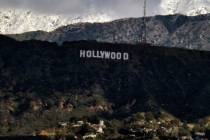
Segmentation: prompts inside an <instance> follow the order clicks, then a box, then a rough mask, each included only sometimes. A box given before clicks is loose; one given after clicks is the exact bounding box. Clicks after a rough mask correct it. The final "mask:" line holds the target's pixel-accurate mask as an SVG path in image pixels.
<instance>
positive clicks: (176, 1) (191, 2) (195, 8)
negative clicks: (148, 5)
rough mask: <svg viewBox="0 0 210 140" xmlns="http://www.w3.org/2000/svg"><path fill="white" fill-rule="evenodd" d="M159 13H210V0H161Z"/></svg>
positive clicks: (194, 14)
mask: <svg viewBox="0 0 210 140" xmlns="http://www.w3.org/2000/svg"><path fill="white" fill-rule="evenodd" d="M160 9H161V14H164V15H168V14H177V13H178V14H184V15H188V16H196V15H200V14H207V13H210V0H162V1H161V4H160Z"/></svg>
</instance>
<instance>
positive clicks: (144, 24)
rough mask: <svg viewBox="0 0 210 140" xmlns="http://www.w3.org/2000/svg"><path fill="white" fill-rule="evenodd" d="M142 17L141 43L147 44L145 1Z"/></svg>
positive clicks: (145, 0)
mask: <svg viewBox="0 0 210 140" xmlns="http://www.w3.org/2000/svg"><path fill="white" fill-rule="evenodd" d="M143 10H144V16H143V27H142V31H143V34H142V43H145V44H146V43H147V24H146V16H147V0H144V8H143Z"/></svg>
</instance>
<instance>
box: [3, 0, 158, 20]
mask: <svg viewBox="0 0 210 140" xmlns="http://www.w3.org/2000/svg"><path fill="white" fill-rule="evenodd" d="M160 1H161V0H147V2H148V10H147V11H148V15H154V14H156V13H158V12H159V11H158V10H159V5H160ZM142 7H143V0H0V8H24V9H31V10H35V11H37V12H41V13H52V14H54V13H56V14H62V15H75V14H76V15H84V14H85V13H88V12H97V13H105V14H108V15H109V16H113V17H137V16H142V13H143V12H142V11H143V10H142Z"/></svg>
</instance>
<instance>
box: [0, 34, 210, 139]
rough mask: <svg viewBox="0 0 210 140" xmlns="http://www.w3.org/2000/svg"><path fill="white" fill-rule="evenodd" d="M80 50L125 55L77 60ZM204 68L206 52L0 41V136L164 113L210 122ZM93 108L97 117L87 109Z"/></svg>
mask: <svg viewBox="0 0 210 140" xmlns="http://www.w3.org/2000/svg"><path fill="white" fill-rule="evenodd" d="M80 50H99V51H111V52H126V53H128V54H129V59H128V60H126V61H124V60H110V59H96V58H81V57H80ZM209 63H210V52H205V51H192V50H184V49H177V48H165V47H155V46H146V45H143V44H139V45H128V44H111V43H97V42H94V41H92V42H87V41H79V42H65V43H63V45H62V46H57V45H56V43H48V42H41V41H24V42H18V41H15V40H13V39H10V38H7V37H4V36H0V92H1V94H0V104H1V106H0V124H1V127H0V134H4V135H8V134H10V135H25V134H32V132H34V131H35V130H42V129H46V128H49V127H52V126H53V125H55V124H57V123H58V122H59V121H65V120H69V119H71V118H72V117H76V118H81V117H84V116H91V115H96V116H100V117H101V118H104V119H111V118H112V119H113V118H115V119H124V118H127V117H129V116H131V115H132V114H135V113H137V112H153V113H154V114H156V115H158V114H159V113H160V112H162V111H164V112H168V113H170V114H172V115H173V116H175V117H177V118H179V119H180V120H181V121H189V122H195V121H197V120H198V119H201V118H204V117H206V116H209V115H210V113H209V112H210V110H209V108H210V104H209V100H210V75H209V72H210V65H209ZM70 105H71V106H73V110H71V111H70V112H69V110H68V111H67V109H66V108H68V107H69V106H70ZM99 105H100V106H103V109H102V110H101V111H100V112H98V111H90V110H89V108H90V107H91V106H99ZM105 108H106V109H105Z"/></svg>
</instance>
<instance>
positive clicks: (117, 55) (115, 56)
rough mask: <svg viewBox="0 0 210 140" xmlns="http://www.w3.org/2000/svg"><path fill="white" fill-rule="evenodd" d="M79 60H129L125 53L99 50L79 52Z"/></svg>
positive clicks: (127, 54)
mask: <svg viewBox="0 0 210 140" xmlns="http://www.w3.org/2000/svg"><path fill="white" fill-rule="evenodd" d="M80 58H95V59H110V60H123V61H127V60H129V58H130V56H129V53H127V52H112V51H99V50H80Z"/></svg>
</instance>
